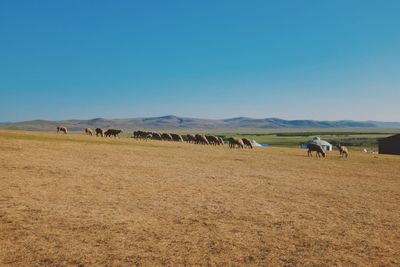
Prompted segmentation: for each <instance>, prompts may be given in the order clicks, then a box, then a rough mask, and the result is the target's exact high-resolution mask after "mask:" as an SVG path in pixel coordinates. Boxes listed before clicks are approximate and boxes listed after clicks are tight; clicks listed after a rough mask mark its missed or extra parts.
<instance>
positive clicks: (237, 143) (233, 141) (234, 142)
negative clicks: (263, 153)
mask: <svg viewBox="0 0 400 267" xmlns="http://www.w3.org/2000/svg"><path fill="white" fill-rule="evenodd" d="M228 142H229V147H230V148H235V147H238V148H244V144H243V141H242V139H240V138H239V137H231V138H229V139H228Z"/></svg>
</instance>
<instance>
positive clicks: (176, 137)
mask: <svg viewBox="0 0 400 267" xmlns="http://www.w3.org/2000/svg"><path fill="white" fill-rule="evenodd" d="M59 132H63V133H65V134H67V133H68V131H67V128H66V127H65V126H58V127H57V133H59ZM122 132H123V130H121V129H108V130H104V129H101V128H96V129H95V131H93V130H92V129H90V128H86V129H85V134H87V135H91V136H93V135H94V134H96V136H101V137H111V136H114V137H119V134H120V133H122ZM133 138H136V139H137V140H160V141H175V142H188V143H192V144H202V145H214V146H221V145H224V144H225V141H224V139H222V137H220V136H215V135H203V134H196V135H193V134H186V135H180V134H176V133H156V132H146V131H134V132H133ZM227 141H228V144H229V147H230V148H250V149H252V148H253V145H252V143H251V141H250V140H249V139H247V138H239V137H230V138H228V139H227ZM336 147H337V148H338V150H339V152H340V156H342V157H346V158H347V157H348V156H349V151H348V149H347V147H344V146H342V145H340V144H337V145H336ZM307 149H308V151H307V154H308V156H309V157H312V153H313V152H316V156H317V157H321V156H322V157H324V158H325V156H326V153H325V150H324V149H323V148H322V147H321V146H320V145H318V144H308V145H307Z"/></svg>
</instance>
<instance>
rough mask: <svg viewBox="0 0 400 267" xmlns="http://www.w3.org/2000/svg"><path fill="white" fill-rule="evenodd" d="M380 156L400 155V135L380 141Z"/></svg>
mask: <svg viewBox="0 0 400 267" xmlns="http://www.w3.org/2000/svg"><path fill="white" fill-rule="evenodd" d="M378 142H379V154H392V155H400V134H396V135H392V136H389V137H386V138H382V139H379V141H378Z"/></svg>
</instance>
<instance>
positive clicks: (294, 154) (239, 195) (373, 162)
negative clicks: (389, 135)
mask: <svg viewBox="0 0 400 267" xmlns="http://www.w3.org/2000/svg"><path fill="white" fill-rule="evenodd" d="M0 151H1V154H0V244H1V246H0V265H1V266H140V265H143V266H159V265H166V266H183V265H215V266H226V265H228V266H244V265H249V266H268V265H269V266H277V265H278V266H279V265H281V266H307V265H317V266H335V265H343V266H357V265H359V266H398V265H399V264H400V252H399V251H400V206H399V203H400V157H396V156H383V155H369V154H368V155H367V154H360V153H352V154H351V155H350V158H348V159H342V158H339V157H338V155H337V151H334V152H333V153H331V154H329V155H328V158H326V159H317V158H307V157H306V156H305V154H306V153H305V151H304V150H300V149H285V148H273V147H270V148H258V149H255V150H252V151H250V150H230V149H228V148H227V147H226V146H225V147H208V146H201V145H190V144H178V143H166V142H158V141H148V142H144V141H143V142H141V141H134V140H131V139H121V140H104V139H100V138H95V137H86V136H83V135H77V134H76V135H68V136H64V135H58V136H57V135H56V134H50V133H49V134H48V133H27V132H6V131H0Z"/></svg>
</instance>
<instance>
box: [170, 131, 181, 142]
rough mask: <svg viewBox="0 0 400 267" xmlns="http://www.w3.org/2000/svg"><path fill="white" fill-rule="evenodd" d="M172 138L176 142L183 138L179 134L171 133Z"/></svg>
mask: <svg viewBox="0 0 400 267" xmlns="http://www.w3.org/2000/svg"><path fill="white" fill-rule="evenodd" d="M171 137H172V140H174V141H176V142H183V138H182V136H181V135H179V134H174V133H172V134H171Z"/></svg>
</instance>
